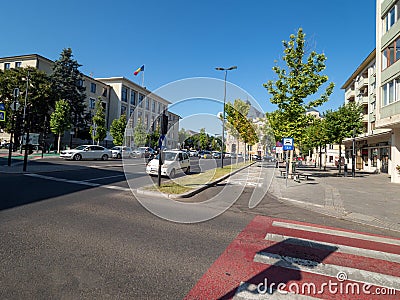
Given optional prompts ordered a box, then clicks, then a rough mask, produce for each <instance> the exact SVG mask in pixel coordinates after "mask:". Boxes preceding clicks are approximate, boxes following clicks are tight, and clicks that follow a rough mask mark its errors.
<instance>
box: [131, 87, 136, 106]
mask: <svg viewBox="0 0 400 300" xmlns="http://www.w3.org/2000/svg"><path fill="white" fill-rule="evenodd" d="M136 97H137V93H136V92H135V91H134V90H131V104H132V105H136Z"/></svg>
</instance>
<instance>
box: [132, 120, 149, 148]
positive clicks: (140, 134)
mask: <svg viewBox="0 0 400 300" xmlns="http://www.w3.org/2000/svg"><path fill="white" fill-rule="evenodd" d="M133 140H134V142H135V145H136V146H137V147H140V146H144V145H145V144H146V140H147V132H146V129H145V128H144V125H143V123H142V120H141V119H138V121H137V124H136V126H135V128H134V129H133Z"/></svg>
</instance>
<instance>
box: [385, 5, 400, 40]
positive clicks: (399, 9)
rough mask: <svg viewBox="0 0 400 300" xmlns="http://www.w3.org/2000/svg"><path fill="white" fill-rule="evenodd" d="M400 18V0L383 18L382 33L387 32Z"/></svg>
mask: <svg viewBox="0 0 400 300" xmlns="http://www.w3.org/2000/svg"><path fill="white" fill-rule="evenodd" d="M399 18H400V1H397V2H396V4H395V5H393V6H392V8H390V10H389V11H388V13H387V14H386V15H385V16H384V17H383V19H382V34H384V33H386V32H387V31H388V30H389V29H390V28H392V27H393V25H394V24H395V23H396V22H397V21H398V20H399Z"/></svg>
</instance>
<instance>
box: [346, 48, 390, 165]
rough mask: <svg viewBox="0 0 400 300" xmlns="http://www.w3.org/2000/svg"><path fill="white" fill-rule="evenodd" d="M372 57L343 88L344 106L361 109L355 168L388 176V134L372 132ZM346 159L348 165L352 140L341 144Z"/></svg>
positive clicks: (378, 130) (374, 92) (374, 101)
mask: <svg viewBox="0 0 400 300" xmlns="http://www.w3.org/2000/svg"><path fill="white" fill-rule="evenodd" d="M376 77H377V68H376V53H375V50H374V51H372V52H371V53H370V54H369V55H368V57H367V58H366V59H365V60H364V61H363V62H362V63H361V64H360V65H359V66H358V67H357V69H356V70H355V71H354V73H353V74H352V75H351V76H350V77H349V78H348V79H347V80H346V82H345V83H344V84H343V86H342V89H344V90H345V103H349V102H355V103H357V104H359V105H361V106H362V108H363V111H362V122H363V125H364V126H363V133H362V134H360V135H358V136H356V137H355V138H354V142H355V167H356V169H358V170H364V171H367V172H382V173H388V172H389V163H390V152H391V151H390V138H391V130H390V129H384V128H376V111H377V91H378V90H377V88H376V86H377V80H376ZM344 145H345V147H346V158H347V161H348V163H349V166H351V165H352V157H353V139H346V140H345V141H344Z"/></svg>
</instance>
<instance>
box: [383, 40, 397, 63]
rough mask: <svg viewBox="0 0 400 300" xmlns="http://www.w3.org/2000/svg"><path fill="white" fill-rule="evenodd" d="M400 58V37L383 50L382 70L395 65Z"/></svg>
mask: <svg viewBox="0 0 400 300" xmlns="http://www.w3.org/2000/svg"><path fill="white" fill-rule="evenodd" d="M399 59H400V37H398V38H397V39H395V40H394V41H392V42H391V43H390V44H389V46H387V47H386V48H385V49H383V51H382V70H385V69H386V68H387V67H389V66H391V65H393V64H394V63H395V62H396V61H398V60H399Z"/></svg>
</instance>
